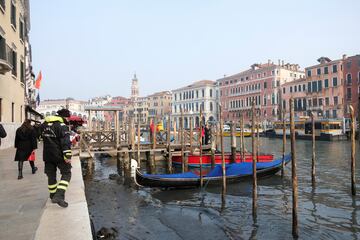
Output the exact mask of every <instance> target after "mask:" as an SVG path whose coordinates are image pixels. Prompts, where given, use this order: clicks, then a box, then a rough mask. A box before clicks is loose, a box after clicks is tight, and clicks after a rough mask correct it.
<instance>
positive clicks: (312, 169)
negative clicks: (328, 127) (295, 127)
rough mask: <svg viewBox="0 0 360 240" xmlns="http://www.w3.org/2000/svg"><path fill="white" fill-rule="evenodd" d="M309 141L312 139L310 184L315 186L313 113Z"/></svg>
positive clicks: (312, 114)
mask: <svg viewBox="0 0 360 240" xmlns="http://www.w3.org/2000/svg"><path fill="white" fill-rule="evenodd" d="M311 125H312V126H311V128H312V130H311V139H312V159H311V182H312V185H313V186H314V185H315V119H314V113H311Z"/></svg>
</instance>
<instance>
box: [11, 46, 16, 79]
mask: <svg viewBox="0 0 360 240" xmlns="http://www.w3.org/2000/svg"><path fill="white" fill-rule="evenodd" d="M11 64H12V66H13V68H12V70H11V73H12V74H13V75H14V76H15V77H16V76H17V53H16V52H15V51H14V50H11Z"/></svg>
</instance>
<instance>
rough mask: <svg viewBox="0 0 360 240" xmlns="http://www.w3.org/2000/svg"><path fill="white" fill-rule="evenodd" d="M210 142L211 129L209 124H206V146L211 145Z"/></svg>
mask: <svg viewBox="0 0 360 240" xmlns="http://www.w3.org/2000/svg"><path fill="white" fill-rule="evenodd" d="M209 140H210V127H209V125H208V124H206V126H205V145H208V144H209Z"/></svg>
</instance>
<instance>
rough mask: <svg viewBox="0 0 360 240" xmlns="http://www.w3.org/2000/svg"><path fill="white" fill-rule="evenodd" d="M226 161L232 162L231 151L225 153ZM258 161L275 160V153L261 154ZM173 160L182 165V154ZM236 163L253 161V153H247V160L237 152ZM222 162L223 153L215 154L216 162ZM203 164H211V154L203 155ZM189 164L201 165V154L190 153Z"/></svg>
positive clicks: (173, 157) (191, 165) (227, 162)
mask: <svg viewBox="0 0 360 240" xmlns="http://www.w3.org/2000/svg"><path fill="white" fill-rule="evenodd" d="M224 157H225V163H226V164H229V163H230V162H231V153H225V154H224ZM258 157H259V159H258V160H257V161H258V162H271V161H272V160H274V155H272V154H259V156H258ZM172 162H173V164H175V165H181V164H182V161H181V156H172ZM235 162H236V163H241V162H252V154H249V153H246V154H245V160H243V159H242V157H241V154H240V153H236V160H235ZM221 163H222V156H221V153H216V154H215V164H221ZM202 165H203V166H211V155H209V154H206V155H203V156H202ZM188 166H189V167H199V166H200V156H199V155H189V156H188Z"/></svg>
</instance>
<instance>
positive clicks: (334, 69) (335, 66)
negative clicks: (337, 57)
mask: <svg viewBox="0 0 360 240" xmlns="http://www.w3.org/2000/svg"><path fill="white" fill-rule="evenodd" d="M332 68H333V70H332V71H333V73H337V65H333V66H332Z"/></svg>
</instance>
